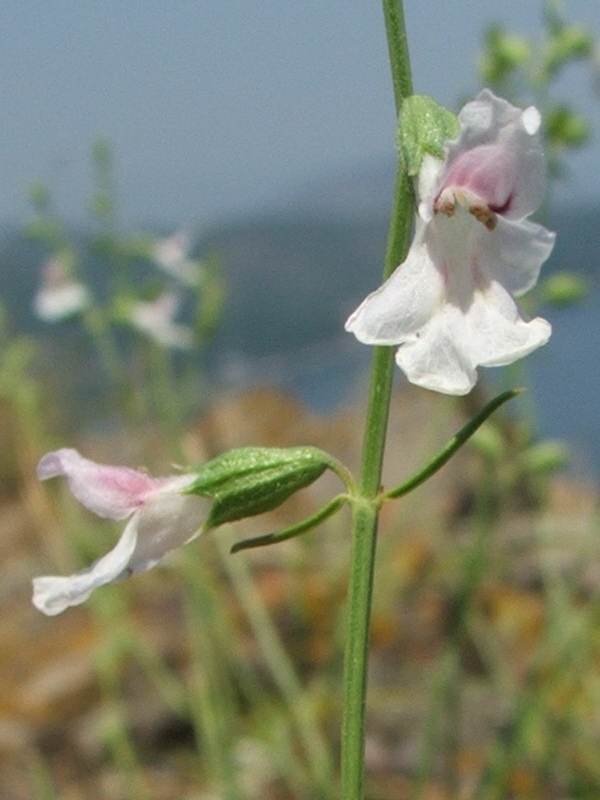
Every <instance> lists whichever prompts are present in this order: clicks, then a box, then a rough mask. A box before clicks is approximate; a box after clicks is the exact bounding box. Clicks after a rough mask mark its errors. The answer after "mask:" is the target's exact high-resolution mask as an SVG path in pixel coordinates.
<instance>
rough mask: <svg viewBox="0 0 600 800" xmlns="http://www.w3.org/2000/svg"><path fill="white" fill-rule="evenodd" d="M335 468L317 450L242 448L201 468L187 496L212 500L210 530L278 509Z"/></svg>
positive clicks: (323, 454) (208, 524) (225, 454)
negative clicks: (293, 495) (291, 497)
mask: <svg viewBox="0 0 600 800" xmlns="http://www.w3.org/2000/svg"><path fill="white" fill-rule="evenodd" d="M330 464H331V459H330V457H329V456H328V455H327V454H326V453H324V452H322V451H321V450H318V449H317V448H316V447H289V448H278V447H242V448H239V449H237V450H230V451H229V452H227V453H224V454H223V455H221V456H218V457H217V458H215V459H213V460H212V461H208V462H207V463H206V464H202V465H201V466H199V467H198V468H197V474H196V479H195V480H194V482H193V483H192V484H191V485H190V486H189V487H188V488H187V489H186V493H188V494H199V495H203V496H204V497H208V498H210V499H211V500H212V501H213V504H212V508H211V510H210V513H209V515H208V517H207V519H206V522H205V524H204V529H205V530H207V529H209V528H215V527H217V526H218V525H222V524H223V523H225V522H232V521H233V520H237V519H243V518H244V517H251V516H254V515H256V514H262V513H263V512H264V511H270V510H271V509H273V508H276V507H277V506H278V505H280V504H281V503H283V501H284V500H286V499H287V498H288V497H290V496H291V495H292V494H294V493H295V492H297V491H298V490H299V489H302V488H303V487H304V486H308V485H309V484H311V483H313V481H315V480H316V479H317V478H318V477H319V476H320V475H322V474H323V472H324V471H325V470H326V469H327V467H329V466H330Z"/></svg>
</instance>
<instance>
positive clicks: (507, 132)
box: [346, 89, 555, 395]
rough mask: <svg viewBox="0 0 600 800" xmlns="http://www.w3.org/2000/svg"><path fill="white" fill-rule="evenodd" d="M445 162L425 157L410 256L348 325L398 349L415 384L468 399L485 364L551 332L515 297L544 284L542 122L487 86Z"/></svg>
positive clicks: (469, 108) (549, 241) (547, 241)
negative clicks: (539, 215) (537, 218)
mask: <svg viewBox="0 0 600 800" xmlns="http://www.w3.org/2000/svg"><path fill="white" fill-rule="evenodd" d="M459 122H460V134H459V136H458V138H457V139H456V140H453V141H450V142H447V143H446V158H445V161H441V160H439V159H436V158H433V157H431V156H426V157H425V159H424V160H423V164H422V167H421V171H420V174H419V187H418V190H419V199H420V201H421V202H420V205H419V210H418V215H417V220H416V229H415V236H414V240H413V243H412V245H411V248H410V250H409V253H408V256H407V258H406V260H405V261H404V262H403V263H402V264H401V265H400V266H399V267H398V268H397V269H396V271H395V272H394V273H393V274H392V276H391V277H390V278H389V279H388V280H387V281H386V282H385V283H384V284H383V286H381V287H380V288H379V289H377V290H376V291H375V292H373V293H372V294H371V295H369V296H368V297H367V298H366V300H364V302H363V303H362V304H361V305H360V306H359V308H358V309H357V310H356V311H355V312H354V313H353V314H352V315H351V316H350V318H349V319H348V321H347V322H346V330H348V331H351V332H352V333H354V335H355V336H356V338H357V339H359V341H361V342H364V343H365V344H375V345H400V347H399V349H398V352H397V355H396V362H397V363H398V365H399V366H400V367H401V368H402V369H403V370H404V372H405V373H406V376H407V377H408V379H409V381H411V382H412V383H415V384H417V385H419V386H423V387H425V388H427V389H433V390H435V391H438V392H444V393H446V394H457V395H461V394H467V393H468V392H469V391H470V390H471V389H472V388H473V386H474V385H475V383H476V381H477V372H476V368H477V366H486V367H491V366H501V365H504V364H510V363H512V362H513V361H515V360H517V359H518V358H521V357H522V356H525V355H527V354H528V353H530V352H531V351H532V350H535V349H536V348H537V347H540V345H543V344H545V343H546V342H547V341H548V338H549V337H550V333H551V329H550V325H549V323H548V322H546V320H544V319H541V318H539V317H537V318H535V319H533V320H530V321H527V320H526V319H525V318H524V317H523V316H522V315H521V313H520V312H519V309H518V308H517V306H516V303H515V301H514V299H513V297H514V296H518V295H520V294H522V293H524V292H526V291H527V290H528V289H530V288H531V287H532V286H533V285H534V284H535V282H536V281H537V278H538V274H539V271H540V267H541V266H542V264H543V263H544V261H545V260H546V259H547V258H548V256H549V255H550V252H551V251H552V247H553V246H554V238H555V237H554V234H553V233H551V232H550V231H548V230H546V229H545V228H544V227H542V226H541V225H537V224H535V223H533V222H530V221H529V220H527V217H528V216H529V215H530V214H531V213H533V212H534V211H535V210H536V209H537V208H538V207H539V205H540V203H541V201H542V198H543V193H544V175H545V170H544V157H543V152H542V147H541V142H540V136H539V128H540V123H541V120H540V115H539V113H538V111H537V109H535V108H534V107H533V106H531V107H529V108H527V109H525V110H524V111H522V110H521V109H518V108H515V107H514V106H512V105H510V103H508V102H506V101H505V100H502V99H500V98H498V97H495V96H494V95H493V94H492V93H491V92H490V91H489V90H487V89H486V90H484V91H482V92H480V94H479V95H478V96H477V98H476V99H475V100H474V101H473V102H471V103H467V105H466V106H465V107H464V108H463V109H462V111H461V112H460V115H459Z"/></svg>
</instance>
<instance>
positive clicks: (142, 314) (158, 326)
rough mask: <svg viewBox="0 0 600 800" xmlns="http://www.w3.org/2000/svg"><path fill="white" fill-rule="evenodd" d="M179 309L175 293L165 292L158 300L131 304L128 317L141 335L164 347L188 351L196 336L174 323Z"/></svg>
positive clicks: (183, 326)
mask: <svg viewBox="0 0 600 800" xmlns="http://www.w3.org/2000/svg"><path fill="white" fill-rule="evenodd" d="M178 308H179V298H178V297H177V295H176V294H174V293H173V292H163V294H161V295H159V296H158V297H157V298H156V300H152V301H143V300H138V301H136V302H134V303H132V304H131V306H130V308H129V310H128V313H127V317H128V319H129V321H130V323H131V324H132V325H133V327H134V328H136V329H137V330H138V331H140V332H141V333H144V334H145V335H146V336H148V337H150V338H151V339H153V340H154V341H155V342H156V343H157V344H160V345H162V346H163V347H173V348H176V349H179V350H188V349H189V348H191V347H192V346H193V344H194V334H193V331H192V329H191V328H189V327H188V326H187V325H179V324H178V323H176V322H173V317H174V316H175V315H176V313H177V310H178Z"/></svg>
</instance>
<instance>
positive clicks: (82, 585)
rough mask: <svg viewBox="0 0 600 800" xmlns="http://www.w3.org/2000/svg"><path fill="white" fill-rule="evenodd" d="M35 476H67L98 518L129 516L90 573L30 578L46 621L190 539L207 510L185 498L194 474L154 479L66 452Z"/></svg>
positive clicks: (48, 458) (46, 461)
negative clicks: (107, 551) (32, 579)
mask: <svg viewBox="0 0 600 800" xmlns="http://www.w3.org/2000/svg"><path fill="white" fill-rule="evenodd" d="M37 474H38V478H39V479H40V480H46V479H48V478H54V477H57V476H64V477H66V478H67V481H68V483H69V488H70V490H71V492H72V493H73V495H74V496H75V497H76V498H77V500H79V502H80V503H82V504H83V505H84V506H85V507H86V508H88V509H89V510H90V511H93V512H94V513H95V514H97V515H98V516H99V517H105V518H108V519H116V520H121V519H127V518H128V517H129V522H128V523H127V525H126V527H125V530H124V531H123V533H122V535H121V538H120V540H119V542H118V543H117V545H116V546H115V547H114V548H113V549H112V550H111V551H110V552H109V553H107V554H106V555H105V556H103V557H102V558H101V559H99V560H98V561H96V563H95V564H93V565H92V566H91V567H89V568H88V569H84V570H82V571H81V572H78V573H76V574H75V575H71V576H69V577H60V576H46V577H42V578H34V581H33V603H34V605H35V606H36V607H37V608H38V609H39V610H40V611H43V612H44V614H48V615H49V616H53V615H55V614H60V613H61V611H64V610H65V609H66V608H68V607H69V606H75V605H79V603H83V602H84V601H85V600H87V598H88V597H89V596H90V594H91V593H92V592H93V591H94V589H96V588H97V587H98V586H102V585H104V584H105V583H110V582H111V581H114V580H117V579H119V578H124V577H127V576H128V575H130V574H132V573H135V572H144V571H145V570H148V569H150V568H151V567H153V566H154V565H155V564H157V563H158V561H160V559H161V558H162V557H163V556H164V555H165V554H166V553H167V552H168V551H169V550H172V549H173V548H175V547H180V546H181V545H183V544H185V543H186V542H189V541H190V540H191V539H193V538H194V536H195V535H197V534H198V533H199V532H200V530H201V526H202V522H203V520H204V519H205V517H206V514H207V511H208V505H207V501H206V500H205V499H203V498H200V497H198V496H196V495H191V494H185V490H186V489H187V488H188V487H189V486H190V485H191V484H192V483H193V482H194V480H195V476H194V475H174V476H170V477H166V478H153V477H151V476H150V475H146V474H145V473H144V472H138V471H137V470H133V469H128V468H127V467H112V466H106V465H104V464H96V463H94V462H93V461H88V459H86V458H83V457H82V456H81V455H80V454H79V453H78V452H77V451H76V450H71V449H68V448H64V449H62V450H56V451H55V452H52V453H47V454H46V455H45V456H44V457H43V458H42V459H41V461H40V462H39V464H38V468H37Z"/></svg>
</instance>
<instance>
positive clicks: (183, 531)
mask: <svg viewBox="0 0 600 800" xmlns="http://www.w3.org/2000/svg"><path fill="white" fill-rule="evenodd" d="M208 510H209V503H208V502H207V500H206V499H205V498H203V497H198V496H197V495H182V494H177V493H172V492H167V491H165V492H164V493H159V494H157V495H156V496H155V497H153V498H152V499H151V500H150V501H149V502H148V503H147V504H146V505H145V506H144V508H143V509H142V510H141V511H140V512H139V515H137V516H138V519H137V541H136V546H135V550H134V552H133V553H132V555H131V559H130V563H129V566H128V570H129V571H130V572H132V573H133V572H144V571H145V570H147V569H150V568H151V567H153V566H154V565H155V564H156V563H158V562H159V561H160V559H161V558H162V557H163V556H164V555H165V553H167V552H168V551H169V550H173V549H175V548H176V547H181V545H183V544H186V543H187V542H189V541H190V540H191V539H194V538H195V536H196V535H198V534H199V533H200V532H201V528H202V523H203V522H204V520H205V518H206V515H207V513H208Z"/></svg>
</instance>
